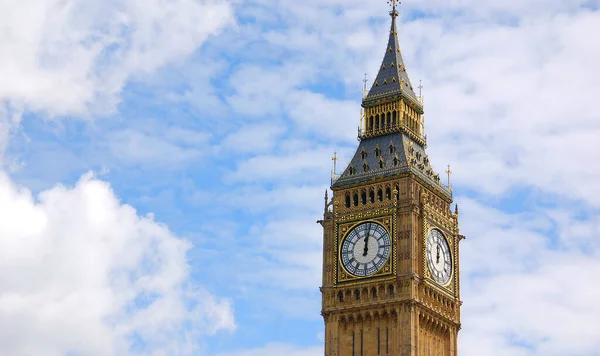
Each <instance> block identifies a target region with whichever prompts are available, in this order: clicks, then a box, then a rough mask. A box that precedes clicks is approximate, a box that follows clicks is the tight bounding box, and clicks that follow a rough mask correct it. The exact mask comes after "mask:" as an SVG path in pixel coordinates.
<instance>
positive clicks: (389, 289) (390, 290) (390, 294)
mask: <svg viewBox="0 0 600 356" xmlns="http://www.w3.org/2000/svg"><path fill="white" fill-rule="evenodd" d="M388 295H389V296H390V297H393V296H394V286H393V285H391V284H390V286H389V287H388Z"/></svg>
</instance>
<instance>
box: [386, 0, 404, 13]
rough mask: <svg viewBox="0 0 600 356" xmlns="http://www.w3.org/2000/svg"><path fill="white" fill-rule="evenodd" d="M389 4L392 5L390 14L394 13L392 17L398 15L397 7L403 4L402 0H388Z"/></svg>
mask: <svg viewBox="0 0 600 356" xmlns="http://www.w3.org/2000/svg"><path fill="white" fill-rule="evenodd" d="M388 4H389V5H390V6H391V7H392V12H390V15H392V17H396V16H398V11H396V7H397V6H398V5H400V4H402V2H401V1H400V0H388Z"/></svg>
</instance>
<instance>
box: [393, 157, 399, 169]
mask: <svg viewBox="0 0 600 356" xmlns="http://www.w3.org/2000/svg"><path fill="white" fill-rule="evenodd" d="M398 163H399V161H398V157H394V167H397V166H398Z"/></svg>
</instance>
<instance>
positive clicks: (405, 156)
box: [332, 132, 451, 198]
mask: <svg viewBox="0 0 600 356" xmlns="http://www.w3.org/2000/svg"><path fill="white" fill-rule="evenodd" d="M390 146H393V147H394V150H393V152H390ZM377 149H379V150H380V155H379V157H378V156H377V155H376V150H377ZM363 153H364V155H363ZM363 158H364V159H363ZM394 158H397V160H398V162H397V165H394ZM380 161H382V162H383V163H384V167H383V168H380V166H379V162H380ZM364 164H366V165H367V166H368V169H367V171H366V172H365V171H364V170H363V166H364ZM351 168H354V169H355V170H356V171H355V173H354V174H351ZM403 173H412V174H414V175H415V176H417V177H419V178H421V179H422V180H423V181H425V182H426V183H427V184H429V185H430V186H432V187H433V188H434V189H437V190H439V191H441V192H442V193H443V194H444V195H446V196H447V197H449V198H450V197H451V192H450V191H449V190H448V189H447V188H446V187H445V186H444V185H442V184H441V182H440V178H439V174H437V173H436V172H435V171H434V170H433V167H431V163H430V162H429V157H428V156H427V154H426V153H425V148H424V147H423V146H421V145H419V144H418V143H416V142H414V141H413V140H412V139H411V138H409V137H408V136H406V135H405V134H403V133H399V132H396V133H392V134H388V135H384V136H377V137H372V138H368V139H363V140H362V141H361V142H360V144H359V145H358V148H357V149H356V153H355V154H354V157H353V158H352V160H351V161H350V164H349V165H348V167H346V169H345V170H344V173H342V175H341V176H340V177H339V178H338V179H337V180H336V181H335V182H333V184H332V188H341V187H344V186H348V185H353V184H358V183H361V182H364V181H368V180H371V179H374V178H383V177H390V176H394V175H397V174H403Z"/></svg>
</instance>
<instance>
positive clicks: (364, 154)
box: [360, 150, 367, 161]
mask: <svg viewBox="0 0 600 356" xmlns="http://www.w3.org/2000/svg"><path fill="white" fill-rule="evenodd" d="M360 157H361V158H362V159H363V161H364V160H365V159H367V151H365V150H362V152H361V153H360Z"/></svg>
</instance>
